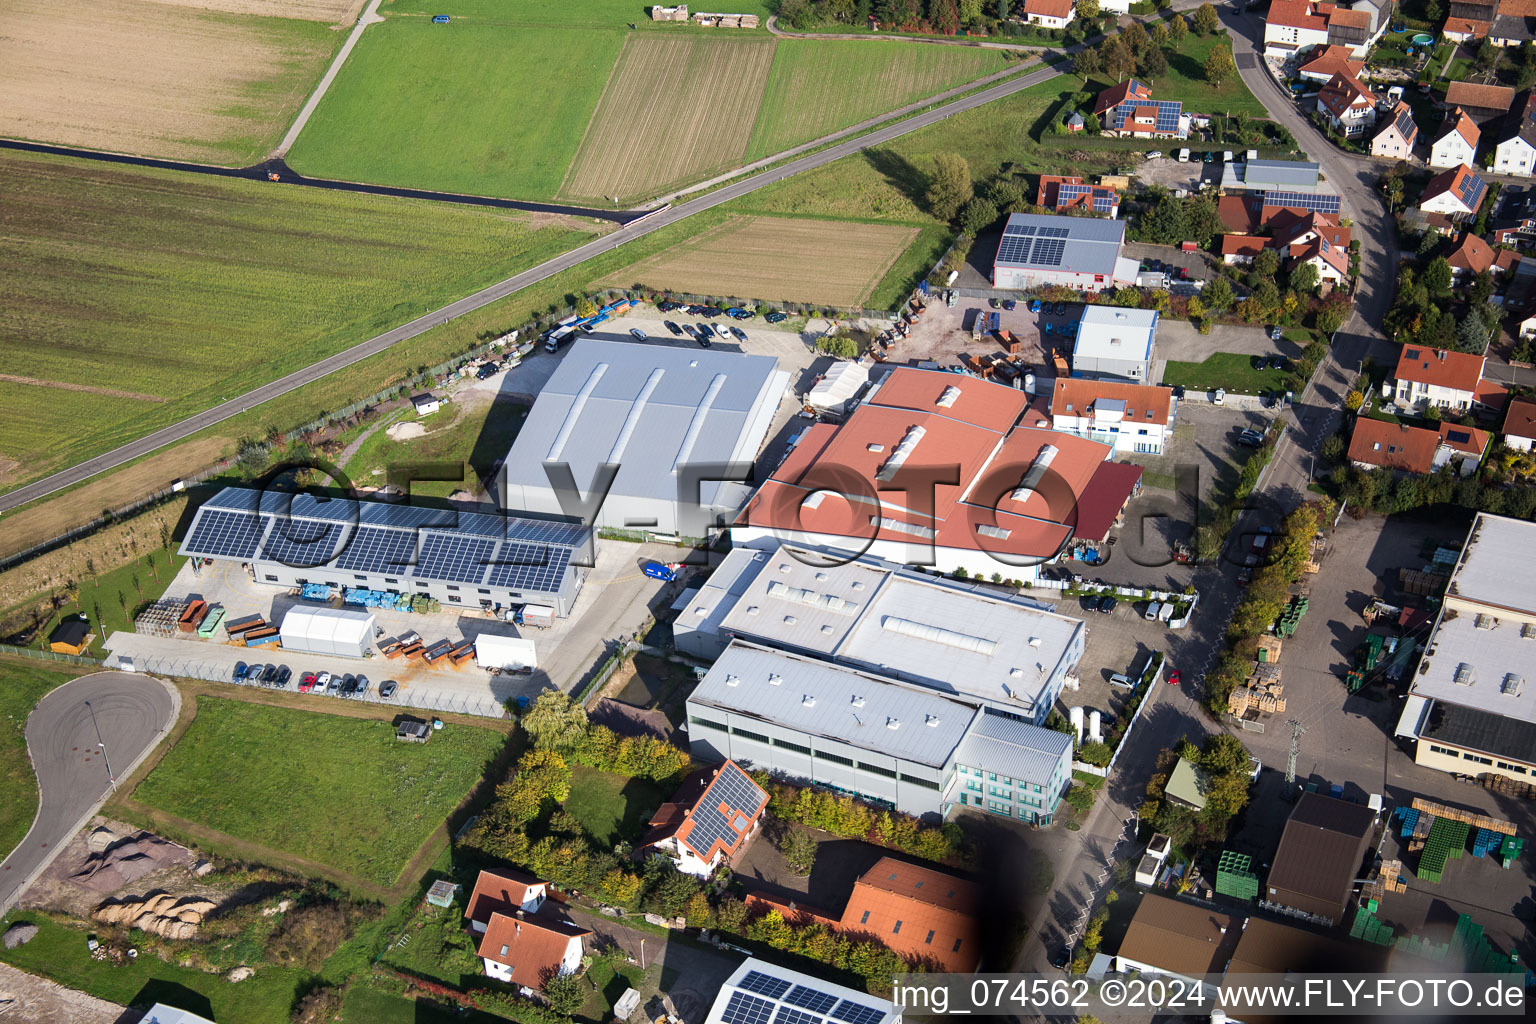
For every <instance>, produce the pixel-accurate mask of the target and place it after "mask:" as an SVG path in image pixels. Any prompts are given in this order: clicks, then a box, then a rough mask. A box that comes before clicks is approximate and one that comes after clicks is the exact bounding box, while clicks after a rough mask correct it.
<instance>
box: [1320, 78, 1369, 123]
mask: <svg viewBox="0 0 1536 1024" xmlns="http://www.w3.org/2000/svg"><path fill="white" fill-rule="evenodd" d="M1317 109H1318V112H1319V113H1321V114H1322V115H1323V116H1324V117H1326V118H1327V119H1328V123H1329V124H1331V125H1332V126H1333V127H1334V128H1336V129H1338V130H1339V131H1341V132H1343V133H1344V134H1345V135H1359V134H1361V133H1362V132H1364V131H1365V130H1366V129H1368V128H1370V127H1372V126H1373V125H1375V123H1376V97H1375V96H1374V95H1373V94H1372V93H1371V90H1369V89H1367V88H1366V87H1365V85H1364V84H1363V83H1362V82H1361V81H1360V79H1358V78H1355V77H1354V76H1353V75H1346V74H1344V73H1342V72H1340V73H1338V74H1336V75H1334V76H1333V77H1332V78H1330V79H1329V80H1328V84H1327V85H1325V86H1323V88H1322V91H1321V92H1319V93H1318V94H1317Z"/></svg>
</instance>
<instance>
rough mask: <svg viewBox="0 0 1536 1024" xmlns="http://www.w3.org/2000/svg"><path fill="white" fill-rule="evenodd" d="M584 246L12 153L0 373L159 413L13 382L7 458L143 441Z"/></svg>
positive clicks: (419, 204) (470, 223)
mask: <svg viewBox="0 0 1536 1024" xmlns="http://www.w3.org/2000/svg"><path fill="white" fill-rule="evenodd" d="M587 237H589V236H588V235H587V234H586V233H585V232H578V231H572V230H566V229H564V228H559V227H544V228H536V227H533V226H531V224H530V222H529V220H528V219H527V218H526V217H524V216H523V215H522V214H519V213H517V212H515V211H490V210H484V209H477V208H471V207H451V208H450V207H445V206H443V205H442V204H438V203H432V202H426V201H416V200H401V199H391V198H386V197H375V196H363V195H356V194H351V193H344V192H329V191H326V190H322V189H307V188H291V187H286V186H273V185H269V184H266V183H264V182H253V181H245V180H240V179H222V178H213V177H206V176H202V175H185V174H177V173H175V172H170V171H159V170H152V169H147V168H134V167H118V166H113V165H107V164H101V163H96V162H94V161H86V160H73V159H69V158H63V157H52V156H39V155H32V154H22V153H0V261H3V263H4V265H5V267H6V270H7V273H6V274H5V276H4V278H3V279H0V363H3V364H4V365H5V367H6V369H7V371H8V372H10V373H12V374H14V375H16V376H25V377H31V378H35V379H37V380H42V381H60V382H65V383H71V384H84V385H88V386H92V387H100V388H112V389H115V390H117V391H120V392H132V393H135V394H137V395H150V396H159V397H160V398H162V399H165V400H164V401H145V400H143V399H139V398H127V397H121V396H111V397H109V396H106V395H101V394H94V393H91V392H88V391H73V390H62V389H59V388H53V387H42V386H35V385H13V384H12V385H6V393H7V398H8V399H9V403H10V410H9V413H10V416H9V418H8V421H7V422H8V424H9V427H10V429H8V430H7V431H6V432H5V433H4V434H3V435H0V456H4V457H7V458H11V459H14V460H16V461H18V462H20V463H21V466H20V468H18V469H17V470H16V471H15V472H14V473H12V474H11V476H10V477H9V479H8V480H7V481H6V483H8V484H11V485H13V486H14V485H15V484H16V483H19V482H23V481H24V480H26V479H32V478H35V477H37V476H40V475H42V474H43V473H45V472H47V471H49V470H51V469H56V468H58V466H60V465H67V464H69V463H71V462H74V461H77V460H79V459H82V458H86V457H89V456H90V455H94V454H97V453H99V452H101V451H103V450H106V449H109V448H111V447H115V446H116V445H118V444H122V443H124V442H125V441H127V440H129V439H130V438H133V437H138V436H142V435H143V434H145V433H148V432H149V431H150V430H153V429H155V428H157V427H160V426H164V425H165V424H166V423H170V422H174V421H175V420H177V419H180V418H182V417H184V416H187V415H190V414H191V413H192V412H195V411H197V410H199V409H205V408H207V407H208V406H210V405H213V404H215V403H217V402H218V401H219V400H221V399H223V398H228V397H233V396H234V395H238V394H241V393H243V392H244V391H247V390H249V389H250V388H252V387H255V386H258V385H260V384H262V383H265V382H266V381H269V380H272V379H274V378H275V377H279V376H282V375H283V374H284V373H288V372H290V371H292V370H294V369H297V368H299V367H301V366H306V365H308V364H309V363H312V362H314V361H315V360H317V359H320V358H323V357H324V356H326V355H329V354H331V353H333V352H336V351H339V350H341V349H343V348H345V347H347V346H348V345H351V344H355V343H356V342H359V341H362V340H364V339H366V338H369V337H371V336H372V335H374V334H376V333H378V332H379V331H381V330H384V329H387V328H389V327H393V326H395V325H397V324H401V323H404V322H406V321H408V320H410V319H412V318H413V317H416V316H420V315H421V313H422V311H423V310H424V309H426V308H429V307H433V306H436V305H439V304H441V303H442V302H445V301H449V300H451V299H454V298H458V297H459V296H462V295H465V294H468V293H469V292H472V291H474V290H475V289H476V288H479V287H481V286H483V285H485V284H487V283H489V282H491V281H495V280H499V279H501V278H503V277H507V276H509V275H510V274H512V273H516V272H517V271H518V270H522V269H525V268H526V267H529V266H533V265H535V264H537V263H540V262H542V261H544V260H546V259H548V258H549V257H551V256H554V255H556V254H557V253H560V252H563V251H565V250H566V249H569V248H570V247H572V246H573V245H575V244H577V243H579V242H580V241H583V240H585V238H587ZM359 393H364V394H366V393H367V392H359ZM356 394H357V393H354V397H355V395H356ZM87 507H91V506H87ZM94 507H95V508H96V509H97V510H99V509H100V508H101V506H100V505H96V506H94Z"/></svg>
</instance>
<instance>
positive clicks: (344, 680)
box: [341, 672, 357, 697]
mask: <svg viewBox="0 0 1536 1024" xmlns="http://www.w3.org/2000/svg"><path fill="white" fill-rule="evenodd" d="M356 689H357V676H355V675H353V674H352V673H350V672H348V673H347V674H346V675H344V676H342V677H341V695H342V696H343V697H350V696H352V694H353V692H354V691H355V690H356Z"/></svg>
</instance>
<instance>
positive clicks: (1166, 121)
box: [1115, 100, 1184, 132]
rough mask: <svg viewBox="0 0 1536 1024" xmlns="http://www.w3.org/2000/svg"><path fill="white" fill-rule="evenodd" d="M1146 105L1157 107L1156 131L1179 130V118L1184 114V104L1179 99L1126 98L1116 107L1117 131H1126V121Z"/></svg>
mask: <svg viewBox="0 0 1536 1024" xmlns="http://www.w3.org/2000/svg"><path fill="white" fill-rule="evenodd" d="M1145 107H1156V108H1157V124H1156V126H1155V127H1154V131H1159V132H1176V131H1178V130H1179V118H1181V117H1182V116H1183V115H1184V104H1183V103H1182V102H1180V101H1179V100H1126V101H1125V102H1124V103H1121V104H1120V105H1119V106H1118V107H1116V108H1115V131H1117V132H1123V131H1125V123H1126V122H1127V121H1129V120H1131V118H1132V117H1133V116H1134V115H1135V113H1136V111H1137V110H1138V109H1142V108H1145Z"/></svg>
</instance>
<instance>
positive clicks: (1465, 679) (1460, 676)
mask: <svg viewBox="0 0 1536 1024" xmlns="http://www.w3.org/2000/svg"><path fill="white" fill-rule="evenodd" d="M1476 678H1477V673H1475V672H1474V671H1473V670H1472V666H1471V665H1470V664H1468V663H1467V662H1465V661H1464V662H1462V663H1461V664H1459V665H1457V666H1456V676H1455V679H1456V682H1457V684H1458V685H1460V686H1471V685H1472V683H1473V681H1474V680H1475V679H1476Z"/></svg>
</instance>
